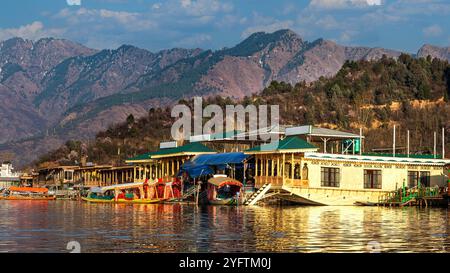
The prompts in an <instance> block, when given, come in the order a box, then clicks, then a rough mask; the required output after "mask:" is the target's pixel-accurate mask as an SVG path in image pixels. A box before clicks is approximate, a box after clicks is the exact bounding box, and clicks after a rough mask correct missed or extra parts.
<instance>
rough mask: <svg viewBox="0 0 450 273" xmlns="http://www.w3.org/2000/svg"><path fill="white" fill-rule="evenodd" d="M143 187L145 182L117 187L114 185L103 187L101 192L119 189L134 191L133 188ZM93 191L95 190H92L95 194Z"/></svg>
mask: <svg viewBox="0 0 450 273" xmlns="http://www.w3.org/2000/svg"><path fill="white" fill-rule="evenodd" d="M143 185H144V182H136V183H125V184H117V185H112V186H107V187H101V188H100V189H101V191H100V192H105V191H109V190H114V189H118V190H125V189H133V188H139V187H142V186H143ZM93 190H95V189H91V192H95V191H93Z"/></svg>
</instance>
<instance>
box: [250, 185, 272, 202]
mask: <svg viewBox="0 0 450 273" xmlns="http://www.w3.org/2000/svg"><path fill="white" fill-rule="evenodd" d="M270 186H271V184H269V183H266V184H264V185H263V186H262V187H261V188H259V189H258V191H256V192H254V193H253V194H252V195H251V196H250V197H249V198H248V199H247V200H246V201H245V203H244V205H246V206H253V205H255V204H256V202H258V201H259V200H261V199H263V198H264V197H265V195H266V193H267V192H268V191H269V190H270Z"/></svg>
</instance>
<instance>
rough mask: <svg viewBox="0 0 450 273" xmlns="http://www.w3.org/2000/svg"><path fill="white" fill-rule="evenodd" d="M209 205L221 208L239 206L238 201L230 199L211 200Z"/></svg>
mask: <svg viewBox="0 0 450 273" xmlns="http://www.w3.org/2000/svg"><path fill="white" fill-rule="evenodd" d="M209 203H210V204H211V205H221V206H234V205H237V202H236V199H234V198H230V199H214V200H209Z"/></svg>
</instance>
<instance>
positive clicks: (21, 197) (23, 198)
mask: <svg viewBox="0 0 450 273" xmlns="http://www.w3.org/2000/svg"><path fill="white" fill-rule="evenodd" d="M0 200H33V201H51V200H56V197H55V196H47V197H25V196H7V197H3V196H2V197H0Z"/></svg>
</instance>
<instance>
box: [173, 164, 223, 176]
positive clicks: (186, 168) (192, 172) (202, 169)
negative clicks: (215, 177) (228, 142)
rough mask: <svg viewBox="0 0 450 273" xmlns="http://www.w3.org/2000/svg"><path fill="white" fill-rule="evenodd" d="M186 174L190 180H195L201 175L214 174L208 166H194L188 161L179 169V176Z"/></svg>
mask: <svg viewBox="0 0 450 273" xmlns="http://www.w3.org/2000/svg"><path fill="white" fill-rule="evenodd" d="M183 172H186V173H187V174H188V175H189V176H190V177H191V178H197V177H200V176H202V175H209V174H214V170H213V169H212V168H211V167H210V166H208V165H196V164H194V163H192V162H190V161H188V162H185V163H184V164H183V165H182V166H181V169H180V173H179V176H180V175H181V174H182V173H183Z"/></svg>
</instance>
